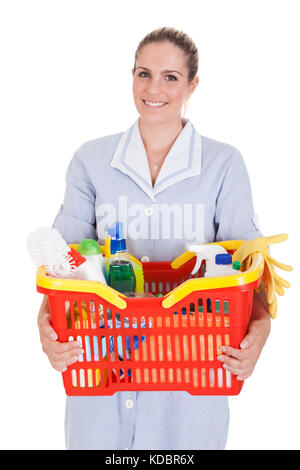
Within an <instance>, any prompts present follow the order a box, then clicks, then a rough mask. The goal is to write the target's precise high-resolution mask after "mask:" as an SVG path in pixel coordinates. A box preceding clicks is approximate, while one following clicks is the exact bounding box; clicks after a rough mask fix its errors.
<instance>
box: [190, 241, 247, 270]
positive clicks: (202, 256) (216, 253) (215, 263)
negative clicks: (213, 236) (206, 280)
mask: <svg viewBox="0 0 300 470" xmlns="http://www.w3.org/2000/svg"><path fill="white" fill-rule="evenodd" d="M186 249H187V250H188V251H190V252H191V253H196V255H197V259H196V264H195V266H194V269H193V271H192V272H191V274H192V275H195V274H196V273H197V272H198V271H199V269H200V266H201V263H202V261H203V260H205V262H206V270H205V274H204V277H216V276H228V275H233V274H237V273H238V270H239V268H240V266H241V264H240V263H238V264H237V263H234V264H233V265H232V256H231V255H230V254H229V253H227V251H226V250H225V248H223V247H222V246H221V245H213V244H212V245H205V244H195V245H187V246H186Z"/></svg>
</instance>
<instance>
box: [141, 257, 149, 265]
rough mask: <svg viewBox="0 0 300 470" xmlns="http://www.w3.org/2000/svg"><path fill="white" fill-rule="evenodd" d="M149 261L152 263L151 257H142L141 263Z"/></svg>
mask: <svg viewBox="0 0 300 470" xmlns="http://www.w3.org/2000/svg"><path fill="white" fill-rule="evenodd" d="M149 261H150V258H149V256H142V257H141V262H142V263H149Z"/></svg>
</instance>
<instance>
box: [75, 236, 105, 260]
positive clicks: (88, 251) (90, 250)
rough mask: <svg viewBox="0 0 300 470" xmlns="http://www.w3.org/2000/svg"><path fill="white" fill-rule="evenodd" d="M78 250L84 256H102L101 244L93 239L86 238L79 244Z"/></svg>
mask: <svg viewBox="0 0 300 470" xmlns="http://www.w3.org/2000/svg"><path fill="white" fill-rule="evenodd" d="M77 250H78V251H79V253H80V254H81V255H83V256H89V255H99V254H101V248H100V246H99V243H98V242H96V240H93V239H92V238H86V239H85V240H82V242H81V243H79V245H78V248H77Z"/></svg>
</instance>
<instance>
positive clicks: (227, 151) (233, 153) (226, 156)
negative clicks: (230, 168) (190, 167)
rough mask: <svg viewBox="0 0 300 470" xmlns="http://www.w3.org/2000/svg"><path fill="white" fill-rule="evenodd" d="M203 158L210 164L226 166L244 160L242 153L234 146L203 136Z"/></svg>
mask: <svg viewBox="0 0 300 470" xmlns="http://www.w3.org/2000/svg"><path fill="white" fill-rule="evenodd" d="M201 143H202V158H203V159H204V160H207V161H208V162H212V161H214V162H216V163H217V162H218V163H224V164H226V163H227V164H230V163H238V162H239V161H241V160H243V158H242V155H241V152H240V151H239V150H238V149H237V148H236V147H234V146H233V145H230V144H227V143H225V142H221V141H218V140H214V139H211V138H209V137H205V136H201Z"/></svg>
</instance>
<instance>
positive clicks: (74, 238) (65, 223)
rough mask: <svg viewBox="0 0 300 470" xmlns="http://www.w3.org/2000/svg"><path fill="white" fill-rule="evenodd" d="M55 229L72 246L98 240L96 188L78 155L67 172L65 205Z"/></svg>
mask: <svg viewBox="0 0 300 470" xmlns="http://www.w3.org/2000/svg"><path fill="white" fill-rule="evenodd" d="M53 227H54V228H56V229H57V230H58V231H59V232H60V234H61V235H62V237H63V238H64V239H65V241H66V242H67V243H70V244H71V243H80V242H81V241H82V240H83V239H85V238H93V239H94V240H96V239H97V232H96V217H95V188H94V186H93V184H92V182H91V180H90V178H89V175H88V173H87V170H86V168H85V166H84V164H83V163H82V162H81V160H80V158H79V156H78V154H77V153H75V155H74V157H73V159H72V160H71V163H70V165H69V167H68V170H67V174H66V190H65V196H64V203H63V205H62V206H61V208H60V211H59V212H58V214H57V216H56V218H55V220H54V223H53Z"/></svg>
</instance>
